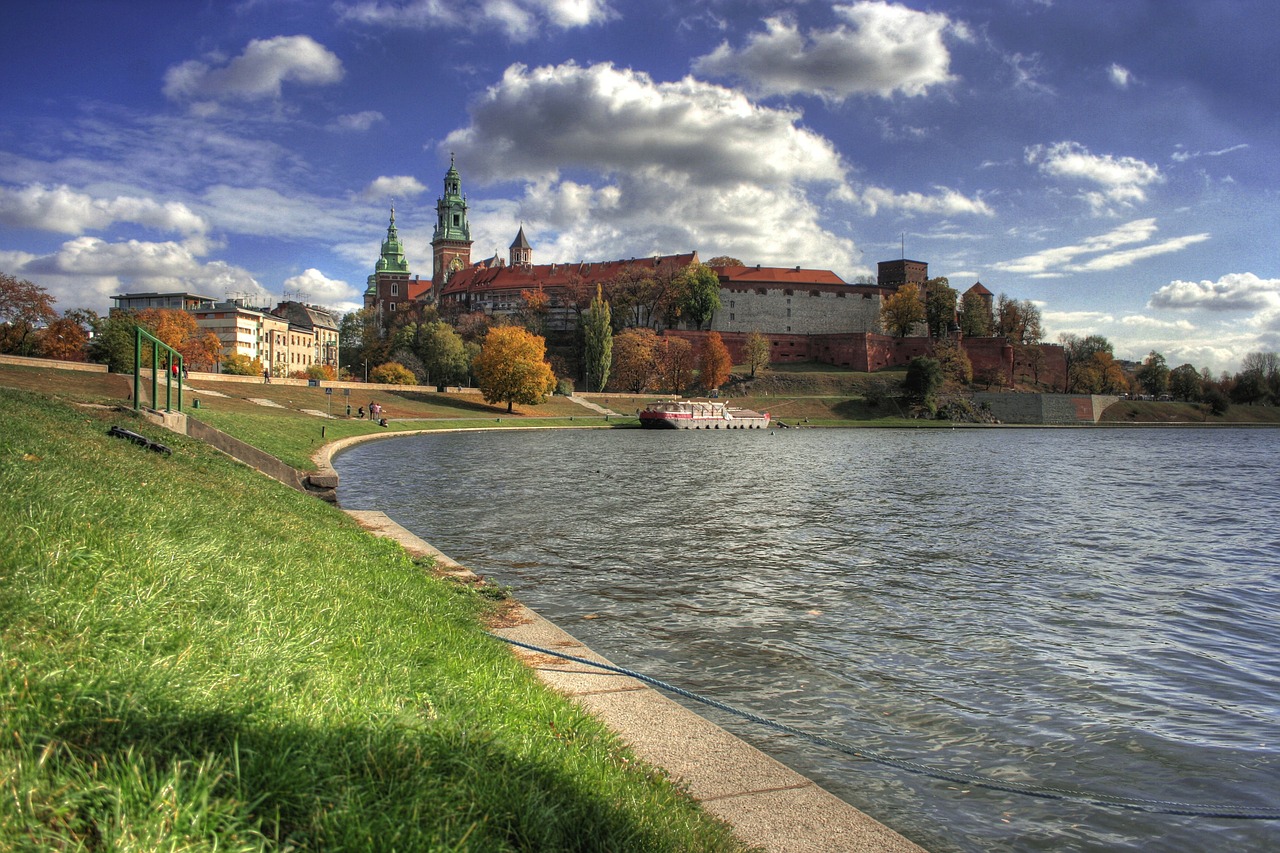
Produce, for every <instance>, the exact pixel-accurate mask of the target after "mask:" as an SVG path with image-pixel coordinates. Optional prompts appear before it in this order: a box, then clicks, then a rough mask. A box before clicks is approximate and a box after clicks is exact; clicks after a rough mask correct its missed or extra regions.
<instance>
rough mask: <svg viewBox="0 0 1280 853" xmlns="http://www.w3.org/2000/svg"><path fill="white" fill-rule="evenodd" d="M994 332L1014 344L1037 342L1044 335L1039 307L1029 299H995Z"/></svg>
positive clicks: (1001, 297) (1004, 297)
mask: <svg viewBox="0 0 1280 853" xmlns="http://www.w3.org/2000/svg"><path fill="white" fill-rule="evenodd" d="M996 334H997V335H999V336H1001V337H1004V338H1008V339H1009V340H1010V341H1012V342H1013V343H1015V344H1038V343H1040V339H1041V338H1042V337H1044V330H1043V327H1042V326H1041V319H1040V309H1039V308H1037V307H1036V305H1035V303H1033V302H1032V301H1031V300H1030V299H1023V300H1017V299H1011V298H1009V297H1008V296H1005V295H1004V294H1003V293H1002V294H1000V296H999V297H997V299H996Z"/></svg>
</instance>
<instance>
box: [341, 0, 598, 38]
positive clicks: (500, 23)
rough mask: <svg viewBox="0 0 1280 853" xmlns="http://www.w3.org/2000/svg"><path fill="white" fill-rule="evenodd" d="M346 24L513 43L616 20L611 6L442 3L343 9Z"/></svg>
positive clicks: (553, 1)
mask: <svg viewBox="0 0 1280 853" xmlns="http://www.w3.org/2000/svg"><path fill="white" fill-rule="evenodd" d="M338 10H339V17H340V18H341V19H343V20H347V21H355V22H357V23H361V24H370V25H375V26H383V27H397V28H404V29H434V28H447V29H458V30H466V31H469V32H476V33H482V32H491V31H493V30H495V29H496V30H497V31H499V32H501V33H502V34H503V36H504V37H506V38H507V39H510V40H511V41H517V42H522V41H528V40H529V39H531V38H534V37H535V36H537V35H538V34H539V33H540V32H542V31H543V30H544V29H546V28H552V29H559V30H568V29H574V28H577V27H587V26H591V25H592V24H599V23H602V22H604V21H607V20H609V19H610V18H612V17H614V12H613V10H612V9H611V8H610V6H609V3H608V2H607V0H472V2H469V3H462V2H442V0H408V1H407V2H382V0H366V2H359V3H345V4H339V6H338Z"/></svg>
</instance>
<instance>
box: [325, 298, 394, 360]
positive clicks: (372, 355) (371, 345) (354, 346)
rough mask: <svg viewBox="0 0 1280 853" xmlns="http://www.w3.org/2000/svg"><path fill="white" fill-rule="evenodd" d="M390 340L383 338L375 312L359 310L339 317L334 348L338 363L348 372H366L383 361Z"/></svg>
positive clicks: (389, 345) (389, 349) (370, 309)
mask: <svg viewBox="0 0 1280 853" xmlns="http://www.w3.org/2000/svg"><path fill="white" fill-rule="evenodd" d="M391 343H392V338H389V337H387V336H385V335H383V330H382V328H381V327H380V326H379V325H378V313H377V312H376V311H374V310H373V309H372V308H361V309H360V310H359V311H352V312H350V313H348V314H345V315H343V317H342V320H341V322H339V324H338V349H339V351H340V352H341V353H342V363H343V364H345V365H347V367H348V368H349V369H350V370H351V371H352V372H359V371H361V370H368V369H369V368H370V367H374V366H376V365H379V364H382V363H384V362H386V361H387V355H388V354H389V353H390V351H391Z"/></svg>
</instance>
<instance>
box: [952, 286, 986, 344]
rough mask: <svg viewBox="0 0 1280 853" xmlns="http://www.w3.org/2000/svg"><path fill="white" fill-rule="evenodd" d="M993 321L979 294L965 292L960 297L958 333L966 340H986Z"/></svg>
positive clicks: (984, 301)
mask: <svg viewBox="0 0 1280 853" xmlns="http://www.w3.org/2000/svg"><path fill="white" fill-rule="evenodd" d="M993 323H994V319H993V318H992V316H991V309H990V307H988V305H987V300H985V299H983V298H982V296H981V294H978V293H974V292H973V291H972V290H970V291H967V292H966V293H965V294H964V296H962V297H960V333H961V334H962V335H964V336H965V337H966V338H986V337H990V335H991V327H992V325H993Z"/></svg>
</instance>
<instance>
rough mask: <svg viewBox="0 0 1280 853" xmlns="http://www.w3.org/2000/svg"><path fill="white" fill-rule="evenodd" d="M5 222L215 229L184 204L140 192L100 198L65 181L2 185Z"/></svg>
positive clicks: (72, 230) (52, 227) (78, 230)
mask: <svg viewBox="0 0 1280 853" xmlns="http://www.w3.org/2000/svg"><path fill="white" fill-rule="evenodd" d="M0 222H3V223H5V224H7V225H13V226H16V227H18V228H35V229H38V230H41V231H54V232H57V233H61V234H83V233H84V232H85V231H100V230H102V229H104V228H109V227H111V226H112V225H114V224H116V223H118V222H131V223H135V224H137V225H144V226H146V227H148V228H155V229H156V230H159V231H174V232H177V233H179V234H186V235H190V236H196V235H201V234H204V233H205V232H206V231H207V230H208V227H209V226H208V223H206V222H205V221H204V219H203V218H201V217H200V216H199V215H197V214H196V213H194V212H193V211H192V210H191V209H190V208H189V207H187V206H186V205H185V204H181V203H179V202H164V203H161V202H158V201H156V200H154V199H150V198H138V197H134V196H116V197H115V198H95V197H93V196H91V195H89V194H87V193H82V192H76V191H75V190H73V189H71V188H70V187H68V186H66V185H65V184H64V185H60V186H56V187H52V188H46V187H43V186H41V185H39V184H30V185H28V186H25V187H20V188H10V187H0Z"/></svg>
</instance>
